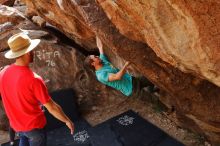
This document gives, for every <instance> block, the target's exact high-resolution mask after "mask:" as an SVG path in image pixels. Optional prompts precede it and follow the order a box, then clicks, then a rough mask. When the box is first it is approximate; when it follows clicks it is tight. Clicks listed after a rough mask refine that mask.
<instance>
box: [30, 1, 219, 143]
mask: <svg viewBox="0 0 220 146" xmlns="http://www.w3.org/2000/svg"><path fill="white" fill-rule="evenodd" d="M33 3H34V5H33ZM26 4H27V6H28V7H29V6H32V9H33V10H34V11H35V12H36V13H37V14H38V15H40V16H41V17H42V18H44V19H45V20H46V21H48V22H50V23H52V24H53V25H55V26H57V27H58V28H59V29H60V30H61V31H62V32H64V33H65V34H66V35H67V36H68V37H69V38H71V39H73V40H76V41H77V42H80V44H81V45H82V46H86V47H87V48H90V49H92V48H94V38H95V34H96V35H98V36H99V37H100V38H101V40H102V41H103V42H104V43H105V44H106V46H107V48H110V49H111V50H112V52H114V54H116V55H117V56H120V58H122V59H124V60H128V61H131V62H133V64H134V66H135V67H136V68H137V69H138V71H139V72H140V73H141V74H142V75H144V76H145V77H147V78H148V79H149V80H151V81H152V82H153V83H155V84H156V85H157V86H158V87H160V89H161V90H163V92H164V93H166V96H162V97H161V100H162V101H164V102H166V104H168V105H170V106H172V107H174V108H175V110H176V112H177V114H178V118H179V121H180V124H181V125H182V126H184V127H187V128H189V129H191V130H194V131H197V132H199V133H201V134H204V135H206V136H207V137H208V138H209V140H210V141H212V142H213V143H214V144H216V145H219V143H220V135H219V132H220V124H219V123H220V117H219V116H217V115H218V111H220V106H219V105H220V94H219V92H220V88H219V86H220V76H219V74H220V72H219V55H218V54H219V50H218V48H219V47H220V43H219V42H220V41H219V39H220V35H219V32H220V25H218V24H219V22H220V17H219V14H220V12H219V11H220V9H219V7H220V3H219V1H218V0H211V1H191V0H155V1H151V0H146V1H136V0H130V1H126V0H120V1H109V0H72V1H71V2H70V1H67V0H57V1H53V2H50V3H49V2H47V1H43V0H38V1H30V0H26ZM64 10H65V11H64ZM60 18H62V19H60ZM76 24H77V25H76ZM78 24H79V25H78ZM79 30H80V31H79ZM83 39H84V40H85V41H82V40H83ZM79 40H80V41H79ZM88 40H91V41H88ZM88 42H89V43H88ZM88 44H89V45H88ZM92 44H93V45H92ZM108 55H109V54H108ZM210 107H211V108H210Z"/></svg>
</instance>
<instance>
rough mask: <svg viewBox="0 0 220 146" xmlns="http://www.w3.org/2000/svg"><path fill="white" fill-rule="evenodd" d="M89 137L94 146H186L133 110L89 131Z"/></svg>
mask: <svg viewBox="0 0 220 146" xmlns="http://www.w3.org/2000/svg"><path fill="white" fill-rule="evenodd" d="M89 135H90V140H91V143H92V144H93V145H92V146H184V145H183V144H181V143H180V142H178V141H177V140H175V139H173V138H172V137H170V136H169V135H167V134H166V133H165V132H163V131H162V130H160V129H159V128H158V127H156V126H154V125H153V124H151V123H150V122H148V121H146V120H145V119H143V118H142V117H140V116H139V115H138V114H137V113H135V112H133V111H132V110H129V111H127V112H125V113H123V114H121V115H119V116H116V117H114V118H112V119H110V120H107V121H106V122H104V123H101V124H99V125H97V126H95V127H93V128H91V129H89ZM109 141H112V143H110V142H109Z"/></svg>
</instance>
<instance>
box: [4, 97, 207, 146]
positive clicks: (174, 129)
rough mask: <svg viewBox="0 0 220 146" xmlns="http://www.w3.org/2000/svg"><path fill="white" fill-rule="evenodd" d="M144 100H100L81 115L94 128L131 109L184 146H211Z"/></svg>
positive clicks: (115, 98)
mask: <svg viewBox="0 0 220 146" xmlns="http://www.w3.org/2000/svg"><path fill="white" fill-rule="evenodd" d="M148 96H149V95H148ZM99 99H100V98H99ZM145 99H147V97H146V98H142V99H134V98H127V97H119V98H118V97H112V98H108V99H101V100H100V101H98V102H96V105H95V106H92V107H91V109H89V110H87V111H86V112H85V111H84V113H83V115H84V118H85V119H86V120H87V121H88V122H89V123H90V124H91V125H93V126H94V125H97V124H99V123H101V122H103V121H105V120H107V119H110V118H111V117H114V116H116V115H119V114H121V113H123V112H125V111H127V110H129V109H132V110H133V111H135V112H138V113H139V115H141V116H142V117H143V118H145V119H146V120H148V121H149V122H151V123H153V124H154V125H156V126H158V127H159V128H161V129H162V130H163V131H165V132H166V133H168V134H169V135H170V136H172V137H174V138H175V139H177V140H179V141H181V142H182V143H184V144H185V145H186V146H211V145H210V144H209V143H208V142H207V141H205V139H204V138H203V137H201V136H199V135H197V134H195V133H192V132H190V131H188V130H185V129H182V128H180V127H178V126H177V125H176V124H175V112H172V113H169V114H167V113H166V112H164V111H163V109H162V107H160V105H159V104H157V103H156V102H149V100H145ZM171 119H172V120H171ZM0 135H1V136H0V143H4V142H6V141H8V133H7V132H5V131H0Z"/></svg>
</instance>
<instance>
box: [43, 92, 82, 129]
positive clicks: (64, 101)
mask: <svg viewBox="0 0 220 146" xmlns="http://www.w3.org/2000/svg"><path fill="white" fill-rule="evenodd" d="M50 95H51V98H52V99H53V100H54V101H55V102H56V103H57V104H59V105H60V106H61V107H62V109H63V111H64V113H65V114H66V115H67V116H68V117H69V118H70V119H71V120H72V121H74V122H75V121H77V120H78V119H79V118H80V116H79V113H78V110H77V109H78V107H77V102H76V96H75V93H74V91H73V90H72V89H63V90H58V91H55V92H52V93H50ZM45 116H46V118H47V125H46V129H47V131H50V130H53V129H56V128H60V127H62V126H64V123H63V122H61V121H59V120H57V119H56V118H55V117H53V116H52V115H51V114H50V113H49V112H48V111H47V110H45Z"/></svg>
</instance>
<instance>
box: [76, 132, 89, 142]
mask: <svg viewBox="0 0 220 146" xmlns="http://www.w3.org/2000/svg"><path fill="white" fill-rule="evenodd" d="M73 138H74V141H76V142H81V143H83V142H85V141H86V140H87V139H88V138H89V134H88V132H87V131H86V130H83V131H80V132H78V133H76V134H75V135H74V136H73Z"/></svg>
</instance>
